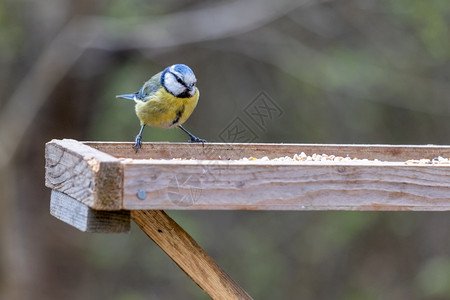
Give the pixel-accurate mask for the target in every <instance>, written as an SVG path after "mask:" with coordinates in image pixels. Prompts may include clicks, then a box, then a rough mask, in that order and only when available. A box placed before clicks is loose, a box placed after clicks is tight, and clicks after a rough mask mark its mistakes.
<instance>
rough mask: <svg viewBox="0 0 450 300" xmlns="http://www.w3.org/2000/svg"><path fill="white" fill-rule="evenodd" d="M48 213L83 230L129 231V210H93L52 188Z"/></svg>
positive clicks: (101, 231) (98, 231) (103, 231)
mask: <svg viewBox="0 0 450 300" xmlns="http://www.w3.org/2000/svg"><path fill="white" fill-rule="evenodd" d="M50 214H51V215H52V216H54V217H56V218H57V219H59V220H61V221H63V222H65V223H67V224H69V225H71V226H73V227H75V228H77V229H79V230H81V231H84V232H97V233H126V232H129V231H130V212H129V211H126V210H121V211H101V210H94V209H92V208H90V207H88V206H86V205H84V204H83V203H81V202H79V201H78V200H76V199H74V198H72V197H70V196H68V195H65V194H63V193H61V192H58V191H55V190H52V193H51V201H50Z"/></svg>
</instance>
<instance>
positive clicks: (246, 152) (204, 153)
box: [84, 142, 450, 162]
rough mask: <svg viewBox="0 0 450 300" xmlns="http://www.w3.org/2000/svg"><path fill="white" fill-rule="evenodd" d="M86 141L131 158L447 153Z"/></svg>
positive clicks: (442, 150)
mask: <svg viewBox="0 0 450 300" xmlns="http://www.w3.org/2000/svg"><path fill="white" fill-rule="evenodd" d="M84 144H85V145H88V146H91V147H93V148H96V149H98V150H100V151H102V152H105V153H108V154H110V155H113V156H116V157H125V158H133V159H172V158H187V159H191V158H193V159H198V160H217V159H220V160H236V159H241V158H243V157H251V156H253V157H257V158H261V157H263V156H267V157H269V158H276V157H280V156H286V155H287V156H293V155H294V154H300V153H301V152H305V153H306V154H308V155H311V154H313V153H317V154H322V153H325V154H328V155H335V156H343V157H346V156H347V155H348V156H351V157H357V158H360V159H362V158H367V159H379V160H383V161H391V162H400V161H406V160H409V159H421V158H429V159H432V158H434V157H437V156H442V157H450V146H438V145H342V144H256V143H252V144H237V143H236V144H234V143H233V144H226V143H205V144H204V145H202V144H196V143H194V144H191V143H167V142H160V143H143V146H142V149H140V150H139V152H138V153H135V151H134V150H133V148H132V146H133V143H124V142H84Z"/></svg>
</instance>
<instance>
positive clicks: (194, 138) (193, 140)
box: [188, 136, 206, 144]
mask: <svg viewBox="0 0 450 300" xmlns="http://www.w3.org/2000/svg"><path fill="white" fill-rule="evenodd" d="M188 143H202V144H204V143H206V140H204V139H200V138H198V137H196V136H193V137H191V139H190V140H189V141H188Z"/></svg>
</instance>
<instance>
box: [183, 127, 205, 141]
mask: <svg viewBox="0 0 450 300" xmlns="http://www.w3.org/2000/svg"><path fill="white" fill-rule="evenodd" d="M178 127H179V128H180V129H181V130H183V131H184V132H186V133H187V134H188V135H189V137H190V138H191V139H190V140H189V141H188V142H189V143H202V144H203V143H206V140H204V139H200V138H198V137H196V136H195V135H193V134H192V133H190V132H189V131H187V130H186V129H184V128H183V126H181V125H178Z"/></svg>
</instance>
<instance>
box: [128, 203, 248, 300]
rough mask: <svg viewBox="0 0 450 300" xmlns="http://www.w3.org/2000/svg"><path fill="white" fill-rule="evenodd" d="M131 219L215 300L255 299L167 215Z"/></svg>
mask: <svg viewBox="0 0 450 300" xmlns="http://www.w3.org/2000/svg"><path fill="white" fill-rule="evenodd" d="M131 218H132V219H133V221H134V222H135V223H136V224H137V225H138V226H139V227H140V228H141V229H142V230H143V231H144V232H145V233H146V234H147V235H148V236H149V237H150V238H151V239H152V240H153V241H154V242H155V243H156V244H157V245H158V246H159V247H161V249H163V250H164V252H166V253H167V255H169V257H170V258H171V259H172V260H173V261H174V262H175V263H176V264H177V265H178V266H179V267H180V268H181V269H182V270H183V271H184V272H185V273H186V274H187V275H188V276H189V277H190V278H191V279H192V280H193V281H194V282H195V283H197V284H198V285H199V286H200V287H201V288H202V289H203V290H204V291H205V292H206V293H208V295H209V296H211V298H212V299H252V298H251V297H250V296H249V295H248V294H247V293H246V292H245V291H244V290H243V289H242V288H241V287H240V286H239V285H238V284H237V283H236V282H234V281H233V279H231V277H230V276H228V274H226V273H225V272H224V271H223V270H222V269H221V268H220V267H219V266H218V265H217V264H216V263H215V262H214V260H213V259H212V258H211V257H210V256H209V255H208V254H207V253H206V252H205V251H204V250H203V249H202V248H200V246H199V245H198V244H197V243H196V242H195V241H194V239H192V237H191V236H190V235H189V234H188V233H187V232H186V231H184V230H183V228H181V227H180V226H179V225H178V224H177V223H176V222H175V221H174V220H173V219H171V218H170V217H169V216H168V215H167V214H166V213H165V212H163V211H161V210H153V211H152V210H147V211H132V212H131Z"/></svg>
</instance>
